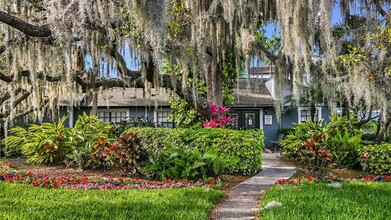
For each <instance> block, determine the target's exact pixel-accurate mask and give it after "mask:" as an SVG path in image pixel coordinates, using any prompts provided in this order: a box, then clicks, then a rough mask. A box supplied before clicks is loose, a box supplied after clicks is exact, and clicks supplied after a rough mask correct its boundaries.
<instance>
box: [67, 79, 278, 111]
mask: <svg viewBox="0 0 391 220" xmlns="http://www.w3.org/2000/svg"><path fill="white" fill-rule="evenodd" d="M265 81H266V80H265V79H249V80H248V79H238V83H237V84H236V86H235V88H234V94H233V95H234V97H235V102H236V103H235V104H234V105H232V106H233V107H266V106H273V102H274V100H273V98H272V95H271V94H270V92H269V90H268V89H267V87H266V85H265ZM166 94H167V92H166V90H165V89H151V91H150V94H148V93H147V92H144V89H143V88H111V89H107V90H105V91H103V92H101V93H99V95H98V107H131V106H135V107H140V106H169V103H168V101H167V95H166ZM65 103H66V102H62V105H64V104H65ZM60 105H61V104H60ZM80 106H85V107H87V106H88V107H91V106H92V99H88V97H87V95H86V94H84V98H83V100H82V101H81V102H80Z"/></svg>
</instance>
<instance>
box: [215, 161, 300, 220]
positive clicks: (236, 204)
mask: <svg viewBox="0 0 391 220" xmlns="http://www.w3.org/2000/svg"><path fill="white" fill-rule="evenodd" d="M278 156H279V154H278V153H264V154H262V157H263V162H262V163H263V165H262V168H263V170H262V171H261V172H260V173H258V174H257V175H256V176H254V177H252V178H250V179H248V180H246V181H244V182H243V183H241V184H239V185H237V186H236V187H235V188H233V189H232V190H231V191H230V192H229V195H228V198H227V199H226V200H225V201H224V202H223V203H222V204H221V206H220V208H219V210H218V213H217V219H218V220H229V219H243V220H244V219H257V218H258V217H256V216H257V215H258V210H259V207H258V203H259V197H260V195H261V194H262V193H264V191H266V190H267V189H268V188H269V187H271V186H272V185H274V183H275V182H276V181H277V180H279V179H283V178H286V179H287V178H289V177H291V176H292V175H293V174H295V172H296V170H295V167H291V166H289V165H287V164H285V163H284V162H282V161H281V160H280V159H279V158H278Z"/></svg>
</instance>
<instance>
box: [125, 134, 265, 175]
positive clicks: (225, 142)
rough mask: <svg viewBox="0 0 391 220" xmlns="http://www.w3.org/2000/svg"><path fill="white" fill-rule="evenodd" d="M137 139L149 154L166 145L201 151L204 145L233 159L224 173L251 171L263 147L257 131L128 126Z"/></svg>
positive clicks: (256, 166)
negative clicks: (232, 163) (232, 162)
mask: <svg viewBox="0 0 391 220" xmlns="http://www.w3.org/2000/svg"><path fill="white" fill-rule="evenodd" d="M128 132H134V133H135V134H136V136H137V137H139V138H140V139H141V148H142V150H143V151H144V152H148V154H149V155H153V154H159V153H160V152H161V151H163V150H167V149H168V148H169V147H170V146H172V147H175V148H184V149H185V150H198V151H199V152H200V153H201V154H203V153H205V152H206V150H207V149H208V147H212V148H217V149H219V153H218V154H219V156H223V157H225V158H233V159H237V160H238V161H239V162H238V163H236V164H234V165H230V166H228V168H227V169H226V170H224V173H240V174H244V175H252V174H255V173H256V172H257V171H259V170H260V168H261V163H262V151H263V147H264V138H263V132H262V131H261V130H245V131H238V130H228V129H185V128H180V129H179V128H177V129H169V128H131V129H129V130H128Z"/></svg>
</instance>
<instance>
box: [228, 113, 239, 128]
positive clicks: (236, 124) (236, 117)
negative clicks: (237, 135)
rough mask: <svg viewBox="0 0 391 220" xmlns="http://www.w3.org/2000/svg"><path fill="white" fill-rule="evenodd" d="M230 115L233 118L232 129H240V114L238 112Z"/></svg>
mask: <svg viewBox="0 0 391 220" xmlns="http://www.w3.org/2000/svg"><path fill="white" fill-rule="evenodd" d="M230 116H231V118H232V120H231V128H232V129H236V130H237V129H239V114H238V113H230Z"/></svg>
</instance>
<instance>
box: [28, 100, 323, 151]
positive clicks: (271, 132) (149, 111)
mask: <svg viewBox="0 0 391 220" xmlns="http://www.w3.org/2000/svg"><path fill="white" fill-rule="evenodd" d="M125 108H126V109H129V117H130V118H137V117H140V116H144V117H147V118H148V120H151V121H154V118H155V107H152V106H151V107H121V108H120V109H125ZM167 108H168V107H162V108H161V107H159V108H158V109H159V110H160V109H163V110H164V109H167ZM111 109H116V107H112V108H111ZM117 109H118V108H117ZM233 109H234V108H233ZM240 110H243V109H240ZM244 110H250V109H244ZM251 110H256V111H259V112H260V116H261V117H262V118H260V124H259V128H263V132H264V135H265V146H266V147H267V148H269V147H271V146H272V144H271V141H275V140H276V139H277V135H278V129H280V128H292V127H294V124H293V123H297V122H298V110H297V109H294V110H292V111H290V112H287V113H286V114H284V115H282V116H281V121H280V123H279V122H278V121H277V117H276V113H275V111H274V108H273V107H268V108H251ZM90 111H91V109H90V108H87V107H82V108H75V109H74V111H73V112H74V121H76V120H77V118H78V117H79V115H82V114H83V112H86V113H88V114H89V113H90ZM66 114H67V109H66V108H62V109H60V116H61V117H62V116H63V115H66ZM330 114H331V113H330V110H329V109H327V108H326V107H322V118H323V120H324V122H325V123H328V122H329V121H330V119H329V118H330ZM267 115H271V117H272V124H267V123H268V122H267V120H265V117H267ZM69 118H70V117H69V116H68V119H69ZM68 119H67V122H66V126H68V123H69V122H68ZM45 121H50V118H45ZM21 124H23V123H21Z"/></svg>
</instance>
